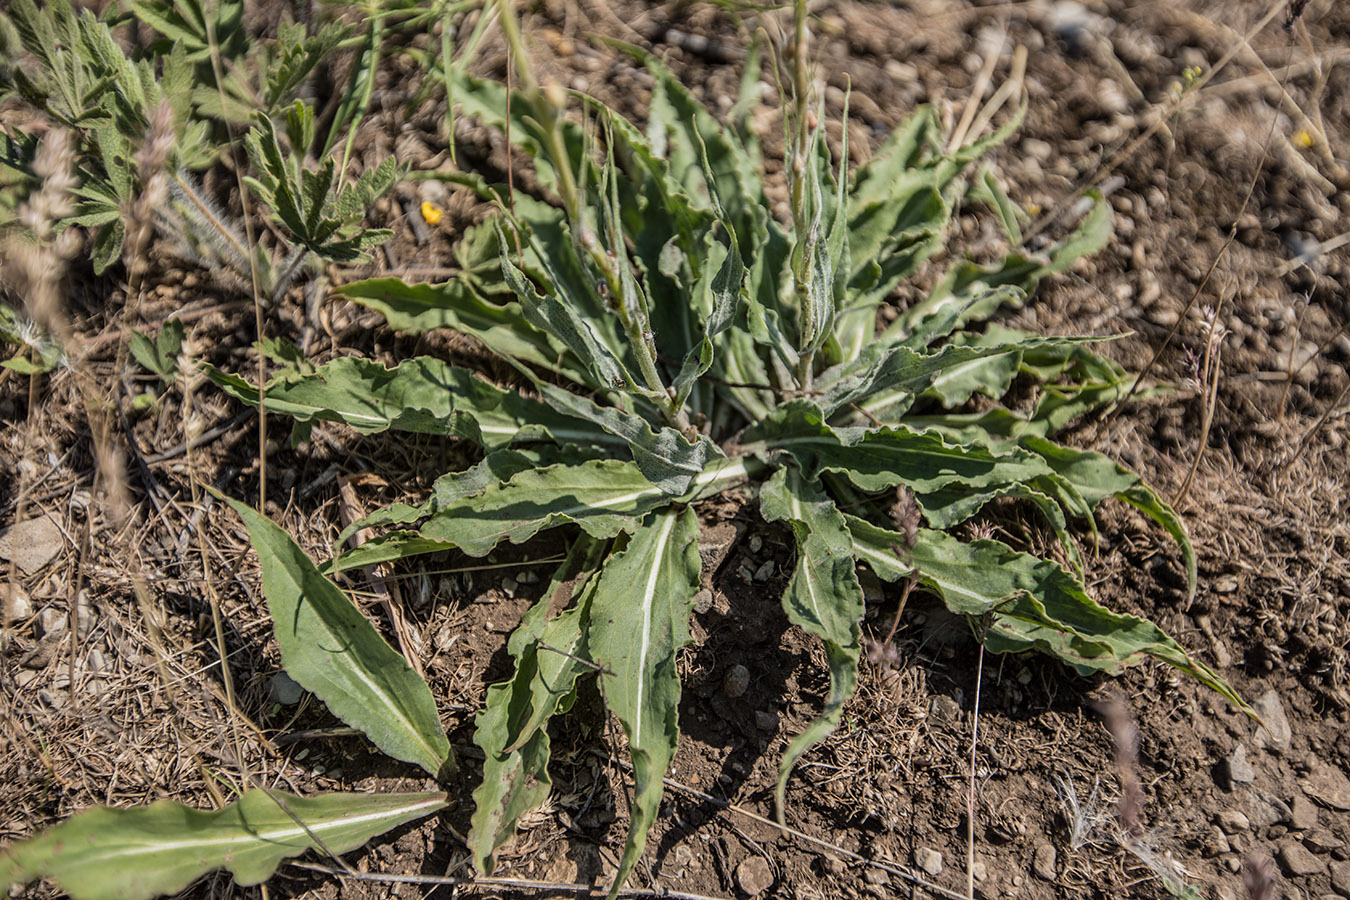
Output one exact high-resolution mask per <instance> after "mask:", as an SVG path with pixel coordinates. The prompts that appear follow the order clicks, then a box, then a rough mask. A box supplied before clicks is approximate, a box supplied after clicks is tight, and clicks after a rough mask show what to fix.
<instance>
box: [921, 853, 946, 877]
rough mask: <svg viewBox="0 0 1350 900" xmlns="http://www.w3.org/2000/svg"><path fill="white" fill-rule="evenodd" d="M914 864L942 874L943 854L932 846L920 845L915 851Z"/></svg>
mask: <svg viewBox="0 0 1350 900" xmlns="http://www.w3.org/2000/svg"><path fill="white" fill-rule="evenodd" d="M914 865H916V866H918V867H919V868H920V869H923V870H924V871H925V872H927V873H928V874H929V875H932V876H934V877H937V876H938V875H941V874H942V854H941V853H939V852H937V851H936V850H934V849H933V848H932V847H919V848H917V849H916V850H915V851H914Z"/></svg>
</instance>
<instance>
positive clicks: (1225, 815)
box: [1214, 809, 1252, 834]
mask: <svg viewBox="0 0 1350 900" xmlns="http://www.w3.org/2000/svg"><path fill="white" fill-rule="evenodd" d="M1214 822H1215V824H1216V825H1218V826H1219V827H1220V828H1222V829H1223V833H1224V834H1237V833H1238V832H1240V831H1246V830H1247V829H1249V828H1251V827H1252V823H1251V821H1250V820H1248V818H1247V817H1246V815H1244V814H1243V813H1242V812H1241V811H1239V810H1236V809H1225V810H1224V811H1223V812H1221V813H1219V814H1218V815H1217V816H1215V817H1214Z"/></svg>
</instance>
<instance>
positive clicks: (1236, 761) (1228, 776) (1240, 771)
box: [1220, 744, 1256, 791]
mask: <svg viewBox="0 0 1350 900" xmlns="http://www.w3.org/2000/svg"><path fill="white" fill-rule="evenodd" d="M1220 773H1221V774H1222V775H1223V777H1224V779H1225V780H1226V781H1227V782H1228V784H1227V785H1226V787H1227V788H1228V790H1230V791H1231V790H1232V789H1233V785H1235V784H1251V783H1252V782H1253V781H1255V780H1256V770H1255V769H1253V768H1252V764H1251V763H1249V762H1247V748H1246V746H1245V745H1243V744H1238V745H1237V746H1236V747H1234V748H1233V752H1232V753H1230V754H1228V755H1227V756H1225V757H1224V759H1223V763H1222V765H1221V766H1220Z"/></svg>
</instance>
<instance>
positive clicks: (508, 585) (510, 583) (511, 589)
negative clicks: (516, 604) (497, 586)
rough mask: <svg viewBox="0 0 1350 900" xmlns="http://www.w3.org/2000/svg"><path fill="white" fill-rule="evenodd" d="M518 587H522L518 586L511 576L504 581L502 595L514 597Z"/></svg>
mask: <svg viewBox="0 0 1350 900" xmlns="http://www.w3.org/2000/svg"><path fill="white" fill-rule="evenodd" d="M518 587H520V585H518V584H516V580H515V579H514V578H512V577H511V576H510V575H508V576H506V577H505V578H503V579H502V593H503V594H505V595H506V596H508V597H514V596H515V595H516V588H518Z"/></svg>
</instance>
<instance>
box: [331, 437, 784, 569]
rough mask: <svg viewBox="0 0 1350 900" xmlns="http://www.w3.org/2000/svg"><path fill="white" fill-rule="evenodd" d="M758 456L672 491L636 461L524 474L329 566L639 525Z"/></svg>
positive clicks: (736, 476)
mask: <svg viewBox="0 0 1350 900" xmlns="http://www.w3.org/2000/svg"><path fill="white" fill-rule="evenodd" d="M761 470H762V465H761V464H760V463H759V462H758V461H756V460H753V459H749V458H746V457H739V458H737V459H718V460H714V461H712V462H710V463H709V464H708V467H707V468H706V469H705V470H704V471H703V473H702V474H701V475H699V476H698V477H697V478H695V479H694V481H693V484H692V485H690V488H689V491H688V492H687V493H685V494H683V495H681V496H679V497H671V496H670V495H668V494H666V493H665V492H664V491H662V490H661V489H660V488H658V487H657V486H656V485H654V484H652V483H651V482H650V481H648V480H647V479H646V477H645V476H643V474H642V472H641V470H640V469H638V467H637V466H636V465H635V464H633V463H631V462H623V461H618V460H588V461H586V462H583V463H580V464H565V465H556V466H549V467H545V468H542V469H531V470H529V471H525V472H521V473H520V474H519V475H517V476H515V477H514V478H512V479H511V481H510V482H507V483H505V484H496V485H493V486H492V487H490V488H488V489H487V490H486V491H483V492H482V493H481V494H479V495H477V496H474V497H470V498H467V499H464V500H462V501H457V502H454V503H449V504H446V505H444V506H441V507H440V508H439V509H438V510H437V512H436V514H435V515H434V516H432V518H431V519H429V520H428V521H427V523H426V524H425V525H424V526H423V528H422V531H421V532H420V533H419V532H416V531H397V532H393V533H391V534H387V535H384V536H382V537H378V538H375V539H374V540H371V541H367V542H366V543H364V544H362V545H361V546H359V547H356V548H354V549H352V550H348V551H347V552H346V553H343V554H342V555H341V556H339V557H337V558H336V559H334V560H333V561H332V562H331V563H329V564H328V567H327V569H326V571H330V572H345V571H347V570H348V569H354V568H359V567H362V566H370V565H374V564H376V563H381V562H390V561H393V560H399V559H407V558H409V557H412V556H417V555H419V554H423V553H439V552H441V551H444V550H453V549H456V548H458V549H460V550H462V551H464V552H465V553H468V554H469V555H471V556H484V555H486V554H487V553H488V552H489V551H490V550H491V549H492V548H493V547H495V546H496V545H497V544H499V543H501V542H502V541H504V540H509V541H511V542H512V543H520V542H522V541H526V540H529V539H530V538H531V537H534V535H536V534H538V533H539V532H541V531H544V530H546V529H549V528H554V527H556V526H558V525H565V524H576V525H580V526H581V529H582V530H583V531H585V532H586V533H587V534H589V535H590V536H591V537H595V538H610V537H614V536H615V535H616V534H618V533H619V532H621V531H626V532H630V533H631V532H632V531H635V530H636V529H637V528H638V527H639V525H640V524H641V522H642V519H643V517H645V516H646V515H647V514H648V513H649V512H651V511H652V510H654V509H659V508H661V507H662V506H665V505H667V504H670V503H693V502H695V501H697V500H701V499H704V498H705V497H710V496H713V495H716V494H720V493H721V492H723V491H725V490H727V489H728V488H730V487H732V486H733V485H736V484H739V483H741V482H743V481H745V480H746V479H747V478H750V477H753V476H755V475H756V474H758V473H759V472H760V471H761Z"/></svg>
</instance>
